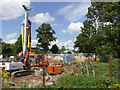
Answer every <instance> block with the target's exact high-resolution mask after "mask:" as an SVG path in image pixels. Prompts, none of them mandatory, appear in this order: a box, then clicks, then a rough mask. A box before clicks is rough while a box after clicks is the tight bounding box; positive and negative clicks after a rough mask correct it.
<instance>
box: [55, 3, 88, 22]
mask: <svg viewBox="0 0 120 90" xmlns="http://www.w3.org/2000/svg"><path fill="white" fill-rule="evenodd" d="M88 7H90V2H83V3H80V4H73V5H72V4H71V5H68V6H65V7H63V8H61V9H59V10H58V11H57V13H58V14H60V15H64V17H65V18H66V19H67V20H69V21H70V22H75V21H78V20H80V19H82V18H83V17H84V16H85V15H86V14H87V12H88Z"/></svg>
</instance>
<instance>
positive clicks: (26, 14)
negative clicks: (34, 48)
mask: <svg viewBox="0 0 120 90" xmlns="http://www.w3.org/2000/svg"><path fill="white" fill-rule="evenodd" d="M27 22H28V11H27V10H25V30H24V49H23V50H24V56H25V54H26V51H27Z"/></svg>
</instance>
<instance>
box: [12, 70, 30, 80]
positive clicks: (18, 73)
mask: <svg viewBox="0 0 120 90" xmlns="http://www.w3.org/2000/svg"><path fill="white" fill-rule="evenodd" d="M29 74H31V71H28V70H19V71H14V72H12V73H11V78H15V77H21V76H26V75H29Z"/></svg>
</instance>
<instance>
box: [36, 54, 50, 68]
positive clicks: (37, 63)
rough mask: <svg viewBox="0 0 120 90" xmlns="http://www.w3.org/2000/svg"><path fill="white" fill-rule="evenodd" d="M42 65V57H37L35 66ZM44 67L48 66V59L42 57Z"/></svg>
mask: <svg viewBox="0 0 120 90" xmlns="http://www.w3.org/2000/svg"><path fill="white" fill-rule="evenodd" d="M42 65H43V61H42V56H38V57H37V59H36V66H42ZM44 65H45V66H48V58H46V57H45V56H44Z"/></svg>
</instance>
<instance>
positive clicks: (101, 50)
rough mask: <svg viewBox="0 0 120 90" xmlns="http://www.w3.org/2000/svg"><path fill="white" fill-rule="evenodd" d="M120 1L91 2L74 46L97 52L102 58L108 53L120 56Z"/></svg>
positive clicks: (82, 50) (82, 49)
mask: <svg viewBox="0 0 120 90" xmlns="http://www.w3.org/2000/svg"><path fill="white" fill-rule="evenodd" d="M119 3H120V2H91V6H90V7H89V8H88V13H87V14H86V17H87V19H86V20H85V21H84V22H83V24H84V27H83V28H82V33H80V34H79V35H78V36H77V39H76V41H75V45H74V47H78V48H79V51H80V52H87V53H90V52H93V53H97V54H99V55H100V56H102V58H103V57H107V55H108V54H112V55H114V56H117V57H119V58H120V29H119V28H120V22H119V20H120V14H119V12H120V11H119V10H120V4H119ZM102 60H103V59H102ZM105 61H106V60H105Z"/></svg>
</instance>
